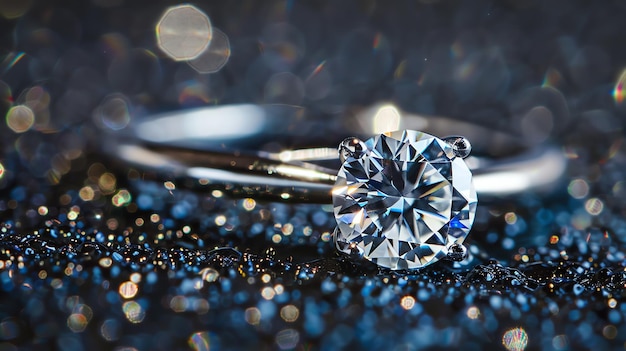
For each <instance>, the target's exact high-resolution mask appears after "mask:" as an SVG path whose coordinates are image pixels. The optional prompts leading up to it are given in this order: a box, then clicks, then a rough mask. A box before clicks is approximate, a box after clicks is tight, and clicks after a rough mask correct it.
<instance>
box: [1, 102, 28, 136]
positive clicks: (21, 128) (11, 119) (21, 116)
mask: <svg viewBox="0 0 626 351" xmlns="http://www.w3.org/2000/svg"><path fill="white" fill-rule="evenodd" d="M6 122H7V126H8V127H9V128H11V130H12V131H14V132H16V133H24V132H25V131H27V130H29V129H30V128H31V127H32V126H33V124H34V123H35V114H34V113H33V110H31V109H30V107H28V106H24V105H17V106H13V107H11V108H10V109H9V111H8V112H7V116H6Z"/></svg>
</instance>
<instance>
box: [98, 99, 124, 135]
mask: <svg viewBox="0 0 626 351" xmlns="http://www.w3.org/2000/svg"><path fill="white" fill-rule="evenodd" d="M95 118H96V123H98V124H99V125H100V126H101V127H103V128H108V129H111V130H120V129H124V128H125V127H126V126H127V125H128V123H129V122H130V112H129V106H128V102H127V100H126V98H125V97H124V96H123V95H120V94H114V95H111V96H107V97H106V98H105V99H104V100H103V101H102V103H101V104H100V106H98V107H97V108H96V111H95Z"/></svg>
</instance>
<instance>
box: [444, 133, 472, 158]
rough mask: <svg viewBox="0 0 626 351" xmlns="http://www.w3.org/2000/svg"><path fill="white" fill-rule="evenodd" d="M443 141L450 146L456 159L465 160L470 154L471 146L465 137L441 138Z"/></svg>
mask: <svg viewBox="0 0 626 351" xmlns="http://www.w3.org/2000/svg"><path fill="white" fill-rule="evenodd" d="M443 141H445V142H446V143H448V144H450V146H452V150H453V151H454V154H455V155H456V156H457V157H460V158H466V157H467V156H469V154H470V153H471V152H472V144H471V143H470V142H469V140H467V138H466V137H462V136H459V135H452V136H448V137H445V138H443Z"/></svg>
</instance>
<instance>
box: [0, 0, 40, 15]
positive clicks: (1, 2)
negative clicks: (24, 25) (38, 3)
mask: <svg viewBox="0 0 626 351" xmlns="http://www.w3.org/2000/svg"><path fill="white" fill-rule="evenodd" d="M32 5H33V1H32V0H19V1H15V0H0V16H2V17H4V18H6V19H16V18H20V17H22V16H23V15H24V14H25V13H26V12H28V10H30V7H31V6H32Z"/></svg>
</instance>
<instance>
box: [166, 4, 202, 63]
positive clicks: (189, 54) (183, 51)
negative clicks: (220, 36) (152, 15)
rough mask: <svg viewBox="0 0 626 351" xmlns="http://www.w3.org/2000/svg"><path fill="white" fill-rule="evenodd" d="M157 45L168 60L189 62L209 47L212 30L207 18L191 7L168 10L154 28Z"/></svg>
mask: <svg viewBox="0 0 626 351" xmlns="http://www.w3.org/2000/svg"><path fill="white" fill-rule="evenodd" d="M156 35H157V44H158V46H159V48H160V49H161V50H162V51H163V52H164V53H165V54H167V55H168V56H169V57H170V58H172V59H174V60H176V61H189V60H193V59H196V58H198V56H200V55H201V54H202V53H203V52H204V51H205V50H206V49H207V48H208V46H209V44H210V42H211V39H212V28H211V21H210V20H209V17H208V16H207V15H206V14H204V12H202V11H201V10H200V9H198V8H197V7H195V6H192V5H180V6H174V7H170V8H168V9H167V10H166V11H165V13H164V14H163V16H162V17H161V19H159V22H158V24H157V26H156Z"/></svg>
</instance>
